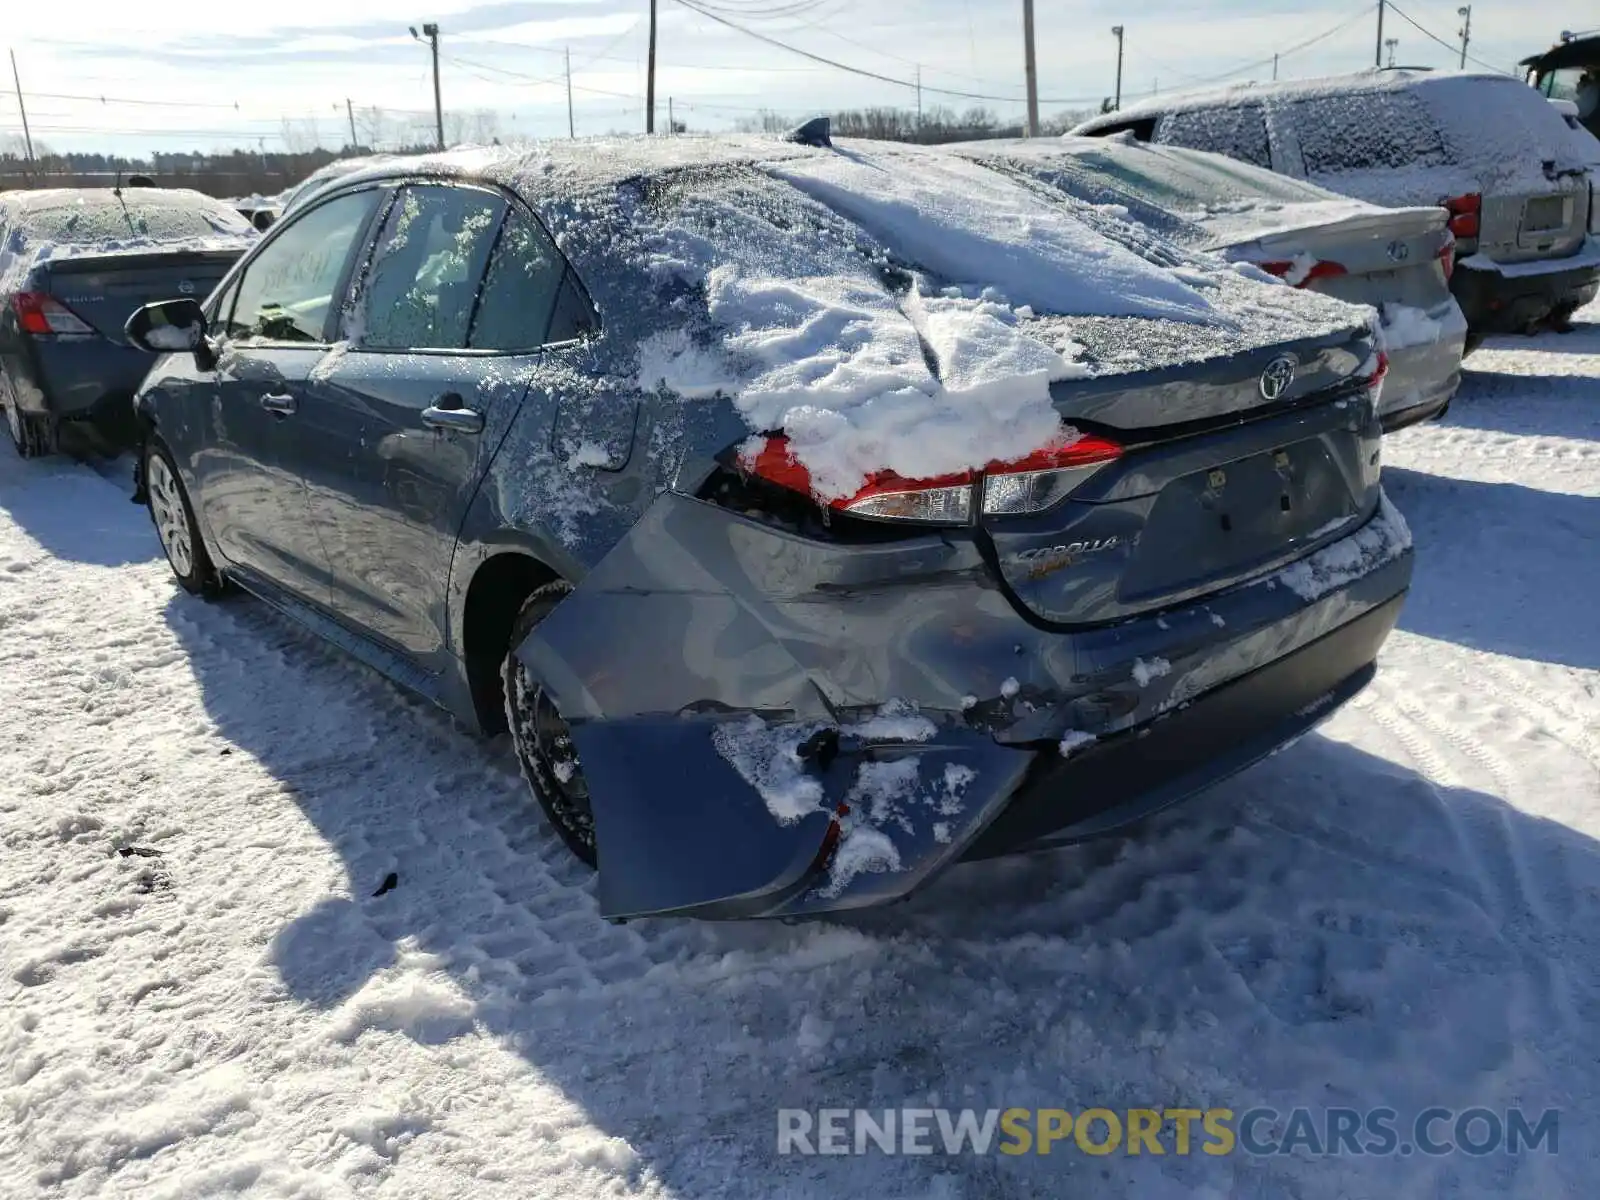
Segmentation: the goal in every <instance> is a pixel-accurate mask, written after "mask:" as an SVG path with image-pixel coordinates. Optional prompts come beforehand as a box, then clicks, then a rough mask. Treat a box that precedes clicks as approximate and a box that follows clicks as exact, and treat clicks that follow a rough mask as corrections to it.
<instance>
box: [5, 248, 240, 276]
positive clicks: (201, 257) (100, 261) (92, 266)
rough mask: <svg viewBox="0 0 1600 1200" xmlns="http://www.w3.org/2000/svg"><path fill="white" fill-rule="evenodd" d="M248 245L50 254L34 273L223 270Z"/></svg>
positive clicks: (67, 273)
mask: <svg viewBox="0 0 1600 1200" xmlns="http://www.w3.org/2000/svg"><path fill="white" fill-rule="evenodd" d="M247 249H248V247H244V246H241V247H240V248H239V249H237V250H224V249H215V250H149V251H137V252H127V251H120V250H112V251H107V252H106V253H103V254H74V255H70V256H67V257H62V258H47V259H45V260H44V261H43V262H40V263H38V264H36V265H35V267H34V269H33V274H34V275H35V276H37V277H39V278H41V279H43V278H49V277H53V276H58V275H90V274H94V273H97V272H109V271H139V270H148V269H150V268H152V267H171V268H173V269H175V270H181V269H182V268H184V267H212V266H215V267H220V268H221V269H222V270H223V271H224V272H226V271H227V270H229V269H230V268H231V267H232V266H233V264H234V263H236V262H238V261H239V259H241V258H242V257H244V254H245V251H246V250H247Z"/></svg>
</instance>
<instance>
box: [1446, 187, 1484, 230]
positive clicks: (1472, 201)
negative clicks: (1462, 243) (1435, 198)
mask: <svg viewBox="0 0 1600 1200" xmlns="http://www.w3.org/2000/svg"><path fill="white" fill-rule="evenodd" d="M1440 205H1441V206H1442V207H1443V208H1444V209H1445V210H1446V211H1448V212H1449V214H1450V232H1451V233H1453V234H1454V235H1455V236H1456V237H1458V238H1475V237H1477V236H1478V218H1479V216H1480V214H1481V213H1482V212H1483V196H1482V195H1481V194H1479V193H1478V192H1468V193H1467V194H1466V195H1465V196H1451V197H1449V198H1448V199H1446V200H1441V201H1440Z"/></svg>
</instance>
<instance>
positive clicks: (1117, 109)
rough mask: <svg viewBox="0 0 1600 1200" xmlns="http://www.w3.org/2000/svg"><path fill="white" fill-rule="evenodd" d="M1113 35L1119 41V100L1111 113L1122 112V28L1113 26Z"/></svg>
mask: <svg viewBox="0 0 1600 1200" xmlns="http://www.w3.org/2000/svg"><path fill="white" fill-rule="evenodd" d="M1111 32H1112V34H1113V35H1114V36H1115V37H1116V39H1117V98H1116V99H1115V100H1114V101H1112V105H1111V111H1112V112H1121V111H1122V26H1121V25H1113V26H1112V27H1111Z"/></svg>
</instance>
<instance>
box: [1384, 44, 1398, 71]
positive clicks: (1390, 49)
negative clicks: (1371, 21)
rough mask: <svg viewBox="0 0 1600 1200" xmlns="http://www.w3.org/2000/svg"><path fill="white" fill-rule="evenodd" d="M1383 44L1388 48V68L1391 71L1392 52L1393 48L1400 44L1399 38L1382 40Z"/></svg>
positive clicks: (1392, 64) (1392, 63)
mask: <svg viewBox="0 0 1600 1200" xmlns="http://www.w3.org/2000/svg"><path fill="white" fill-rule="evenodd" d="M1383 44H1384V45H1385V46H1387V47H1388V48H1389V66H1390V68H1391V69H1393V67H1394V50H1395V47H1396V46H1398V45H1399V44H1400V39H1399V38H1384V39H1383Z"/></svg>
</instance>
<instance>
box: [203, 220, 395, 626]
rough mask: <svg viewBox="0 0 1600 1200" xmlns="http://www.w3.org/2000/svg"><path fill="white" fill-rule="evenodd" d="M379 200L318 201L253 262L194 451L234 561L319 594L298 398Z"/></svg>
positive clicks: (233, 303)
mask: <svg viewBox="0 0 1600 1200" xmlns="http://www.w3.org/2000/svg"><path fill="white" fill-rule="evenodd" d="M376 204H377V193H375V192H371V191H366V192H357V193H352V194H349V195H345V196H339V197H336V198H334V199H332V200H330V201H328V202H327V203H325V204H320V205H318V206H317V207H316V208H313V209H308V210H307V211H306V212H305V213H303V214H301V215H299V217H298V218H297V219H296V220H295V221H293V222H292V223H290V224H287V225H285V226H284V227H283V231H282V233H280V234H278V235H277V236H276V237H274V238H273V240H272V241H271V242H270V243H269V244H268V245H266V246H264V247H262V249H261V251H260V252H259V253H258V254H257V255H256V257H255V258H253V259H252V260H251V261H250V262H249V263H247V264H246V265H245V268H244V271H243V273H242V275H241V277H240V278H239V279H238V280H237V281H236V282H235V284H234V285H233V287H232V288H231V289H230V292H229V295H228V296H227V297H225V298H224V304H225V308H224V309H223V310H222V311H220V312H219V314H218V317H219V322H218V325H219V327H218V331H217V332H218V340H219V347H218V349H219V352H220V353H219V358H218V363H217V368H216V373H215V383H214V386H213V388H212V389H211V397H210V411H209V412H208V413H207V414H206V415H205V418H204V424H205V432H204V433H203V434H202V436H201V438H200V442H201V449H200V450H199V453H198V454H197V455H196V460H195V469H196V474H197V478H198V486H197V489H196V490H197V494H198V500H199V505H200V509H201V513H202V515H203V517H204V519H205V521H206V523H207V525H208V527H209V528H210V530H211V532H212V536H213V538H214V539H215V541H216V544H217V549H218V551H219V552H220V553H221V555H222V557H223V559H224V560H225V561H226V563H227V564H228V565H229V566H231V567H235V568H243V569H244V570H245V571H248V572H254V573H256V574H258V575H260V576H262V577H263V578H265V579H266V580H268V581H269V582H272V583H275V584H277V585H279V586H281V587H284V588H287V589H289V590H290V591H293V592H295V593H297V594H299V595H301V596H303V597H305V598H307V599H311V600H315V601H317V602H322V601H324V600H325V598H326V591H327V562H326V558H325V556H324V554H323V552H322V548H321V546H320V545H319V544H318V542H317V539H316V536H315V533H314V531H313V530H312V528H311V524H310V520H309V514H308V511H307V507H306V502H305V489H304V485H303V484H302V482H301V478H300V474H299V471H298V469H297V465H296V462H295V459H296V454H297V446H298V444H299V443H300V440H301V438H302V436H303V433H302V430H301V427H300V421H299V419H298V410H299V407H300V402H301V398H302V388H303V385H304V382H305V379H306V377H307V376H308V374H309V373H310V371H311V369H312V367H313V366H314V365H315V364H316V363H317V362H318V361H319V360H320V359H321V358H322V356H323V355H324V354H325V353H326V351H327V341H328V323H329V319H330V317H331V315H332V308H333V298H334V297H335V296H336V295H338V294H340V292H341V289H342V287H343V283H344V279H345V277H346V275H347V272H348V268H349V263H350V259H351V257H352V252H353V251H354V249H355V247H356V245H357V244H359V242H360V240H361V237H362V234H363V233H364V232H365V230H366V225H367V222H368V220H369V219H370V218H371V216H372V212H373V209H374V208H375V207H376Z"/></svg>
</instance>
